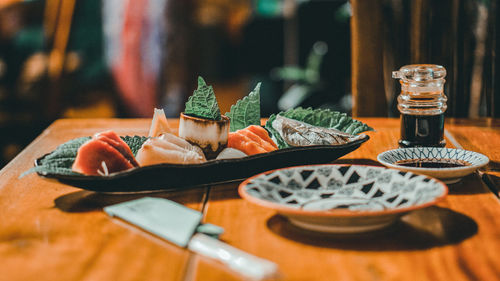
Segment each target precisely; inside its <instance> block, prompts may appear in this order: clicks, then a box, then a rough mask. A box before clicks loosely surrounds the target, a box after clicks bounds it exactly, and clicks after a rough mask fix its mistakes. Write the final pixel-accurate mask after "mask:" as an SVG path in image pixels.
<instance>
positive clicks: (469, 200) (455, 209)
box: [195, 118, 500, 280]
mask: <svg viewBox="0 0 500 281" xmlns="http://www.w3.org/2000/svg"><path fill="white" fill-rule="evenodd" d="M361 120H362V121H363V122H366V123H368V124H369V125H370V126H372V127H374V128H375V130H376V132H370V133H369V134H370V137H371V139H370V140H369V141H368V142H367V143H365V144H363V145H362V146H361V148H360V149H358V150H356V151H354V152H352V153H350V154H348V155H346V156H345V157H343V158H341V159H339V160H337V161H335V163H354V164H372V165H378V163H377V162H376V156H377V155H378V154H379V153H381V152H383V151H385V150H387V149H391V148H396V147H397V141H398V139H399V120H397V119H376V118H369V119H368V118H365V119H361ZM490 125H491V124H490ZM446 128H447V129H448V130H449V131H451V132H452V133H456V134H457V135H458V136H457V139H458V140H459V141H460V142H461V145H463V146H464V147H465V148H470V149H473V148H474V149H475V150H476V151H480V152H482V153H485V154H486V155H491V157H492V160H493V161H496V159H498V158H497V157H498V155H497V154H498V152H495V151H494V149H495V148H494V145H489V146H488V145H482V142H485V141H486V140H487V139H488V138H493V137H495V136H497V135H498V134H499V128H500V127H494V128H491V127H474V126H471V127H470V128H469V126H468V125H461V124H447V125H446ZM472 129H473V130H472ZM471 130H472V131H471ZM459 132H463V133H464V134H466V135H467V137H465V136H463V137H462V136H461V135H460V134H459ZM467 132H469V133H467ZM476 136H479V137H478V138H483V139H482V140H481V139H476ZM496 139H498V138H496ZM448 146H449V147H452V145H451V143H450V142H449V141H448ZM237 187H238V185H237V184H232V185H224V186H217V187H212V189H211V191H210V197H209V202H208V205H207V206H206V212H205V220H206V221H207V222H210V223H214V224H217V225H220V226H222V227H224V229H225V230H226V232H225V233H224V234H223V236H222V239H223V240H225V241H226V242H227V243H229V244H231V245H234V246H235V247H237V248H240V249H243V250H245V251H247V252H250V253H252V254H255V255H257V256H260V257H263V258H266V259H269V260H271V261H274V262H276V263H277V264H278V265H279V267H280V269H281V271H282V278H281V279H282V280H499V279H500V270H499V269H498V266H497V260H498V252H499V250H500V247H499V246H500V223H499V221H498V219H497V218H498V216H500V208H499V207H500V205H499V202H498V200H497V198H496V197H495V196H493V194H492V193H491V192H489V190H488V189H487V188H486V187H485V186H484V184H483V183H482V182H481V181H480V180H479V178H478V176H477V175H475V174H474V175H471V176H469V177H467V178H465V179H464V181H463V182H461V183H459V184H455V185H450V195H449V196H448V197H447V199H446V200H445V201H444V202H442V203H440V204H439V205H438V206H434V207H430V208H427V209H424V210H420V211H416V212H413V213H411V214H409V215H407V216H405V217H404V218H403V219H402V220H401V221H400V222H398V223H397V224H396V225H394V226H392V227H391V228H389V229H386V230H384V231H381V232H376V233H372V234H362V235H326V234H318V233H312V232H309V231H305V230H301V229H298V228H296V227H295V226H293V225H291V224H290V223H289V222H288V221H287V220H286V219H285V218H283V217H281V216H278V215H276V214H275V212H274V211H271V210H267V209H264V208H261V207H258V206H255V205H252V204H250V203H247V202H246V201H243V200H241V199H239V196H238V195H237V192H236V190H237ZM196 270H197V273H196V274H195V276H196V280H224V279H226V278H227V273H226V272H225V271H223V270H220V269H217V270H216V269H213V267H210V266H209V265H208V264H207V261H204V260H199V261H198V265H197V267H196ZM233 278H234V277H233Z"/></svg>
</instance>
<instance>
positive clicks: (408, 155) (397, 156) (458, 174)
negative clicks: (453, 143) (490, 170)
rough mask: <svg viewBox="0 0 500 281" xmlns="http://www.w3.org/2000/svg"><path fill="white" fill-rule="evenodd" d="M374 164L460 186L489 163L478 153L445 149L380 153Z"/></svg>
mask: <svg viewBox="0 0 500 281" xmlns="http://www.w3.org/2000/svg"><path fill="white" fill-rule="evenodd" d="M377 160H378V161H379V162H380V163H381V164H382V165H384V166H386V167H388V168H394V169H398V170H401V171H407V172H413V173H419V174H424V175H427V176H431V177H434V178H437V179H440V180H442V181H444V182H445V183H447V184H452V183H456V182H459V181H460V180H461V179H462V178H463V177H465V176H467V175H469V174H471V173H473V172H475V171H476V170H477V169H479V168H481V167H483V166H485V165H487V164H488V162H489V159H488V157H486V156H485V155H483V154H481V153H477V152H474V151H468V150H463V149H455V148H444V147H411V148H398V149H393V150H388V151H385V152H382V153H380V154H379V155H378V156H377ZM422 163H427V165H425V164H422ZM454 166H455V167H454Z"/></svg>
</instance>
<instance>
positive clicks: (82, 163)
mask: <svg viewBox="0 0 500 281" xmlns="http://www.w3.org/2000/svg"><path fill="white" fill-rule="evenodd" d="M129 149H130V148H129ZM103 162H104V163H105V164H104V165H103ZM103 166H105V167H103ZM133 167H134V166H133V165H132V164H131V163H130V161H129V160H127V158H125V157H124V156H123V154H122V153H120V151H119V150H117V149H116V148H115V147H113V146H112V145H110V144H109V143H107V142H105V141H103V140H100V139H91V140H89V141H88V142H86V143H84V144H83V145H82V146H81V147H80V148H79V149H78V153H77V156H76V159H75V162H74V163H73V167H72V169H73V170H74V171H76V172H79V173H82V174H86V175H102V174H107V173H114V172H119V171H123V170H128V169H131V168H133ZM99 172H100V173H99Z"/></svg>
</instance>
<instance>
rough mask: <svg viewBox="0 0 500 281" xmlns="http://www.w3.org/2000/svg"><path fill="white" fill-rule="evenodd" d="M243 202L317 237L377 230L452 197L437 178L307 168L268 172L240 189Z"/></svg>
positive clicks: (358, 169)
mask: <svg viewBox="0 0 500 281" xmlns="http://www.w3.org/2000/svg"><path fill="white" fill-rule="evenodd" d="M238 192H239V194H240V196H241V197H242V198H244V199H246V200H248V201H249V202H251V203H254V204H257V205H259V206H262V207H265V208H270V209H274V210H276V211H277V212H278V213H279V214H281V215H283V216H286V217H287V218H288V219H289V220H290V222H291V223H293V224H294V225H296V226H299V227H302V228H306V229H309V230H313V231H321V232H334V233H355V232H365V231H372V230H376V229H379V228H382V227H385V226H388V225H390V224H392V223H393V222H395V221H396V220H397V219H398V218H399V217H400V216H402V215H404V214H406V213H408V212H410V211H413V210H416V209H420V208H424V207H427V206H430V205H433V204H435V203H436V202H438V201H439V200H441V199H443V198H444V197H445V196H446V194H447V193H448V188H447V187H446V185H445V184H444V183H442V182H440V181H438V180H435V179H433V178H430V177H427V176H424V175H417V174H413V173H409V172H403V171H399V170H394V169H386V168H382V167H375V166H360V165H332V164H330V165H328V164H327V165H308V166H299V167H291V168H284V169H278V170H272V171H268V172H265V173H262V174H258V175H256V176H253V177H251V178H249V179H247V180H245V181H244V182H242V183H241V184H240V186H239V189H238Z"/></svg>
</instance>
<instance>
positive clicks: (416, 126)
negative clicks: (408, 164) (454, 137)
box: [392, 64, 447, 147]
mask: <svg viewBox="0 0 500 281" xmlns="http://www.w3.org/2000/svg"><path fill="white" fill-rule="evenodd" d="M445 76H446V69H445V68H444V67H442V66H440V65H434V64H412V65H406V66H403V67H401V68H400V69H399V70H398V71H393V72H392V78H398V79H401V80H400V83H401V94H400V95H399V96H398V109H399V112H400V113H401V139H400V140H399V146H400V147H413V146H438V147H443V146H445V144H446V142H445V140H444V136H443V135H444V112H445V111H446V107H447V106H446V100H447V98H446V96H445V94H444V92H443V86H444V83H445V80H444V77H445Z"/></svg>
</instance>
